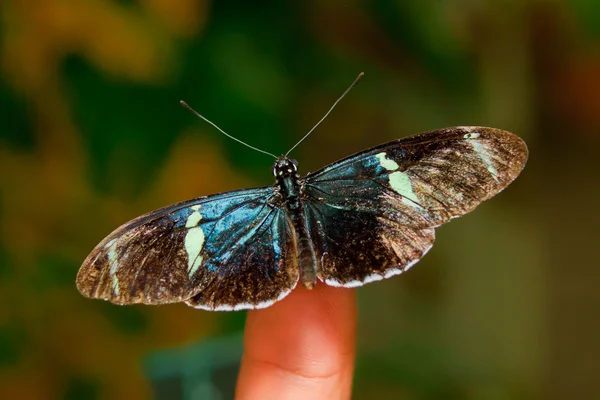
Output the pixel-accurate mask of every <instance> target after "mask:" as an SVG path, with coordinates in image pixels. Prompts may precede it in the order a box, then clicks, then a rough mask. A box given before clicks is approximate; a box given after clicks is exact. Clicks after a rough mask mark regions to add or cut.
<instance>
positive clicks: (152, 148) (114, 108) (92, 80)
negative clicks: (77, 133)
mask: <svg viewBox="0 0 600 400" xmlns="http://www.w3.org/2000/svg"><path fill="white" fill-rule="evenodd" d="M63 78H64V81H65V85H66V86H67V87H68V94H69V97H70V104H71V105H72V107H73V114H74V118H75V120H76V121H77V123H78V124H79V126H81V130H82V134H83V137H84V140H85V144H86V147H87V151H88V153H89V154H90V155H91V157H92V167H93V168H92V181H93V183H94V184H95V186H96V187H97V188H98V189H100V191H102V192H108V193H114V192H119V195H120V196H121V197H123V196H125V197H130V198H131V197H136V196H138V195H139V194H140V193H141V192H142V191H143V190H144V189H146V188H147V186H148V184H149V183H151V182H152V181H153V179H154V178H155V177H156V175H157V173H158V171H159V170H160V168H161V165H162V163H163V162H164V160H165V158H166V156H167V153H168V151H169V148H170V146H171V144H172V143H173V142H174V141H175V139H176V138H177V134H178V133H179V132H180V131H181V129H182V127H183V125H184V121H185V118H184V116H185V114H184V113H183V110H182V108H181V106H180V105H179V102H178V101H179V97H178V96H177V95H176V93H175V92H173V90H172V89H167V88H164V87H160V86H150V85H142V84H136V83H132V82H130V81H123V80H119V79H118V78H117V77H110V76H106V75H103V74H102V73H100V72H99V71H98V70H96V69H95V68H94V67H92V66H91V65H90V64H89V63H87V62H86V61H85V60H84V59H83V58H81V57H79V56H76V55H72V56H70V57H67V58H66V59H65V61H64V62H63ZM174 114H175V116H174Z"/></svg>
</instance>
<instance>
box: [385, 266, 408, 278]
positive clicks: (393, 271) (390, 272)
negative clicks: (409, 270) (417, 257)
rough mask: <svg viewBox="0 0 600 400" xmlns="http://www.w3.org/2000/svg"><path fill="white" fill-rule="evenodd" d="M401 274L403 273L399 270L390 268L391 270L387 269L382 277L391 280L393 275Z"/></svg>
mask: <svg viewBox="0 0 600 400" xmlns="http://www.w3.org/2000/svg"><path fill="white" fill-rule="evenodd" d="M402 272H404V271H403V270H401V269H399V268H391V269H388V270H387V271H385V275H384V276H383V277H384V278H386V279H387V278H391V277H392V276H394V275H400V274H401V273H402Z"/></svg>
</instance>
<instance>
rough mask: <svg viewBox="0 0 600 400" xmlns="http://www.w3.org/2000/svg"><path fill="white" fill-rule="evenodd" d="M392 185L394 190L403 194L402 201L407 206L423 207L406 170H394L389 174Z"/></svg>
mask: <svg viewBox="0 0 600 400" xmlns="http://www.w3.org/2000/svg"><path fill="white" fill-rule="evenodd" d="M389 180H390V186H391V187H392V189H393V190H394V192H396V193H398V194H399V195H401V196H402V201H403V202H404V204H406V205H407V206H410V207H413V208H418V209H421V208H422V207H421V205H420V204H419V198H418V197H417V195H416V194H415V192H413V188H412V183H411V182H410V177H409V176H408V175H407V174H405V173H404V172H400V171H396V172H392V173H391V174H390V176H389Z"/></svg>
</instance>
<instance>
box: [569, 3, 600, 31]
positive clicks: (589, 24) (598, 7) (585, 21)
mask: <svg viewBox="0 0 600 400" xmlns="http://www.w3.org/2000/svg"><path fill="white" fill-rule="evenodd" d="M571 5H572V7H573V11H574V12H575V14H576V15H577V18H579V21H580V22H581V25H582V27H583V28H584V29H585V31H586V32H587V34H588V35H590V36H591V37H592V38H594V39H600V2H598V1H596V0H574V1H572V2H571Z"/></svg>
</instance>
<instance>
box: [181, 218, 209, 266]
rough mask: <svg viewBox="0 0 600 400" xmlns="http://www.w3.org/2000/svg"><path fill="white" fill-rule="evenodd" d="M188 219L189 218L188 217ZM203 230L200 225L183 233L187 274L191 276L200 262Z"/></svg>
mask: <svg viewBox="0 0 600 400" xmlns="http://www.w3.org/2000/svg"><path fill="white" fill-rule="evenodd" d="M188 221H189V218H188ZM204 239H205V237H204V231H203V230H202V228H200V227H196V228H191V229H190V230H189V231H188V233H187V235H185V240H184V245H185V251H186V252H187V255H188V276H189V277H190V278H191V277H192V275H194V274H195V273H196V271H197V270H198V267H200V264H202V256H201V255H200V253H201V252H202V248H203V247H204Z"/></svg>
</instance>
